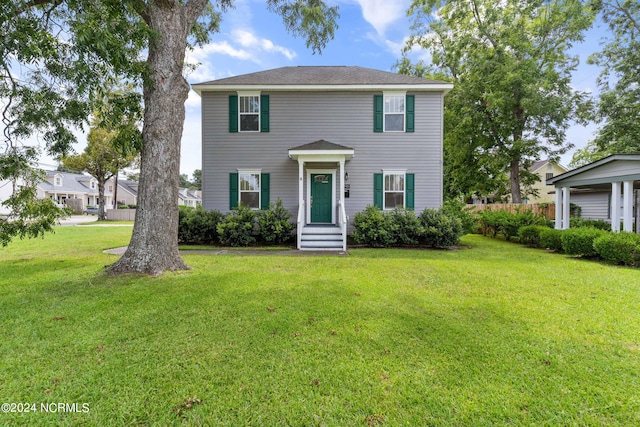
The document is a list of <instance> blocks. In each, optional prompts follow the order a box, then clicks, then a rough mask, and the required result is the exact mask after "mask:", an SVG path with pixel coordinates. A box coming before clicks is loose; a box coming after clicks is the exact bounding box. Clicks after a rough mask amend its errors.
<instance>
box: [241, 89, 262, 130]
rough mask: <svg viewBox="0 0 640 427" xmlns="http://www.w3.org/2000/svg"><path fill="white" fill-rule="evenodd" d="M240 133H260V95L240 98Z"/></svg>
mask: <svg viewBox="0 0 640 427" xmlns="http://www.w3.org/2000/svg"><path fill="white" fill-rule="evenodd" d="M238 102H239V103H240V104H239V108H238V111H239V113H240V114H239V116H240V117H239V118H240V132H258V131H259V130H260V95H240V96H238Z"/></svg>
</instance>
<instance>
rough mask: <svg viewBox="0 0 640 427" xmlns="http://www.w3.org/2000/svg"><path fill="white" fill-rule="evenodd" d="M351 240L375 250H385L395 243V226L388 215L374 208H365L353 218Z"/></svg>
mask: <svg viewBox="0 0 640 427" xmlns="http://www.w3.org/2000/svg"><path fill="white" fill-rule="evenodd" d="M353 227H354V230H353V234H352V236H353V240H355V241H356V243H360V244H365V245H368V246H372V247H376V248H386V247H389V246H391V245H393V244H394V243H395V242H396V238H395V231H396V230H395V224H394V223H393V221H392V220H391V216H390V215H385V213H384V212H383V211H381V210H380V209H378V208H377V207H375V206H371V205H369V206H367V207H366V208H365V210H364V211H362V212H358V213H357V214H355V216H354V217H353Z"/></svg>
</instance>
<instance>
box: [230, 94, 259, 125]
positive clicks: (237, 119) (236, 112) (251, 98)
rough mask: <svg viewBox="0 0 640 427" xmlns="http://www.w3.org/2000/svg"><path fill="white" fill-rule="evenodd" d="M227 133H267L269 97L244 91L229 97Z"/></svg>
mask: <svg viewBox="0 0 640 427" xmlns="http://www.w3.org/2000/svg"><path fill="white" fill-rule="evenodd" d="M229 132H232V133H237V132H269V95H263V94H261V93H260V92H244V91H239V92H238V94H237V95H229Z"/></svg>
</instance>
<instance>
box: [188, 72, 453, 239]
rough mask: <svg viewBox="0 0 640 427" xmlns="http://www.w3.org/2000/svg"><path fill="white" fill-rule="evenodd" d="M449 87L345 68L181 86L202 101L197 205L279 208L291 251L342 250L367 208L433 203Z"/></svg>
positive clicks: (438, 191) (437, 198)
mask: <svg viewBox="0 0 640 427" xmlns="http://www.w3.org/2000/svg"><path fill="white" fill-rule="evenodd" d="M452 87H453V85H452V84H450V83H446V82H442V81H434V80H427V79H423V78H418V77H411V76H405V75H399V74H395V73H390V72H385V71H379V70H373V69H367V68H362V67H354V66H323V67H316V66H312V67H311V66H308V67H283V68H278V69H274V70H267V71H262V72H256V73H252V74H245V75H240V76H235V77H230V78H224V79H219V80H213V81H210V82H206V83H200V84H196V85H194V86H193V89H194V90H195V91H196V92H197V93H198V94H199V95H200V96H201V98H202V186H203V188H202V200H203V207H204V208H205V209H216V210H219V211H222V212H227V211H229V210H230V209H233V208H234V207H235V206H237V205H238V204H240V203H242V204H244V205H248V206H250V207H252V208H254V209H267V208H268V206H269V203H270V202H275V201H276V199H281V200H282V202H283V204H284V206H285V207H286V208H287V209H288V210H289V211H290V212H291V213H292V215H293V218H295V219H296V221H297V223H298V230H297V234H298V240H297V246H298V248H299V249H334V250H335V249H337V250H344V249H346V236H347V230H348V227H349V221H350V219H351V218H353V216H354V215H355V214H356V213H357V212H360V211H362V210H363V209H365V207H366V206H367V205H375V206H377V207H379V208H380V209H384V210H392V209H394V208H407V209H415V210H416V211H421V210H422V209H424V208H437V207H439V206H440V205H441V204H442V191H443V190H442V173H443V170H442V133H443V103H444V95H445V94H446V93H447V92H448V91H449V90H450V89H451V88H452Z"/></svg>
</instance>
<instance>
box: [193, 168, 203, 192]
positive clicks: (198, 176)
mask: <svg viewBox="0 0 640 427" xmlns="http://www.w3.org/2000/svg"><path fill="white" fill-rule="evenodd" d="M191 182H192V183H193V186H194V188H195V189H196V190H202V170H201V169H196V170H194V171H193V181H191Z"/></svg>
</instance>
